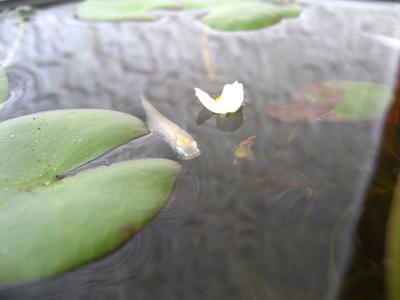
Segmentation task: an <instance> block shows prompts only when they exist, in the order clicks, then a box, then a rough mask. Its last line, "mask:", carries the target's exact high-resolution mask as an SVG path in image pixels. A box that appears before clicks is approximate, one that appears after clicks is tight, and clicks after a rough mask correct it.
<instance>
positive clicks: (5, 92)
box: [0, 68, 8, 108]
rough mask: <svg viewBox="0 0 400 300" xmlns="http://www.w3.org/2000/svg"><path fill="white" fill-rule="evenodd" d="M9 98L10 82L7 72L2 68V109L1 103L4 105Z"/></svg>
mask: <svg viewBox="0 0 400 300" xmlns="http://www.w3.org/2000/svg"><path fill="white" fill-rule="evenodd" d="M7 97H8V80H7V75H6V72H5V70H4V69H3V68H0V108H1V103H3V102H4V101H5V100H6V99H7Z"/></svg>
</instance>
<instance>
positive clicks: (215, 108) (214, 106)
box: [194, 88, 220, 113]
mask: <svg viewBox="0 0 400 300" xmlns="http://www.w3.org/2000/svg"><path fill="white" fill-rule="evenodd" d="M194 90H195V92H196V97H197V98H198V99H199V100H200V102H201V103H202V104H203V105H204V106H205V107H206V108H207V109H208V110H210V111H212V112H215V113H220V112H219V105H218V104H219V103H218V102H217V101H215V100H214V99H213V98H211V97H210V95H209V94H207V93H206V92H204V91H203V90H201V89H199V88H194Z"/></svg>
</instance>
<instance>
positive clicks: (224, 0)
mask: <svg viewBox="0 0 400 300" xmlns="http://www.w3.org/2000/svg"><path fill="white" fill-rule="evenodd" d="M237 2H238V1H237V0H183V1H182V5H183V7H184V8H186V9H201V8H215V7H219V6H224V5H232V4H235V3H237Z"/></svg>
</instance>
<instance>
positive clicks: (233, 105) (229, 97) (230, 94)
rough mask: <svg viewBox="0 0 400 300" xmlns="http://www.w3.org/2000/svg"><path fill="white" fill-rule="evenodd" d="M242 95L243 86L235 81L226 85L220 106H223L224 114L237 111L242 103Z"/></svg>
mask: <svg viewBox="0 0 400 300" xmlns="http://www.w3.org/2000/svg"><path fill="white" fill-rule="evenodd" d="M243 99H244V93H243V84H241V83H239V82H237V81H235V82H234V83H232V84H226V85H225V86H224V89H223V90H222V94H221V100H220V102H222V103H221V104H223V106H224V108H225V110H226V112H231V113H232V112H235V111H237V110H238V109H239V108H240V106H241V105H242V103H243Z"/></svg>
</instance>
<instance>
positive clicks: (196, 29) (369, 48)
mask: <svg viewBox="0 0 400 300" xmlns="http://www.w3.org/2000/svg"><path fill="white" fill-rule="evenodd" d="M76 5H77V4H76V3H71V4H61V5H57V6H50V7H46V8H41V9H38V10H36V11H35V12H34V14H33V15H32V16H31V18H30V20H29V21H27V23H26V26H25V32H24V35H23V39H22V41H21V45H20V47H19V49H18V51H16V53H15V56H14V60H13V62H12V64H11V65H10V66H9V68H8V69H7V74H8V77H9V81H10V93H11V94H12V95H13V100H12V104H10V105H6V106H5V107H4V108H3V110H2V111H1V112H0V121H4V120H7V119H9V118H12V117H16V116H21V115H25V114H28V113H34V112H39V111H44V110H52V109H63V108H105V109H113V110H118V111H122V112H127V113H130V114H132V115H135V116H138V117H139V118H141V119H145V114H144V111H143V109H142V107H141V104H140V93H141V91H143V92H144V93H145V94H146V95H147V97H148V99H149V101H151V102H152V103H153V105H154V106H155V107H156V108H157V109H158V110H159V111H160V112H161V113H162V114H164V115H165V116H166V117H167V118H168V119H170V120H172V121H173V122H174V123H176V124H178V125H179V126H180V127H182V128H184V129H185V130H187V131H188V132H189V133H190V134H191V135H192V136H193V137H194V139H195V140H196V141H197V143H198V145H199V148H200V150H201V151H202V154H201V155H200V156H199V157H198V158H196V159H193V160H189V161H180V163H181V165H182V166H183V173H182V175H181V177H180V179H179V181H178V185H177V188H176V190H175V192H174V194H173V196H172V199H171V200H170V202H169V204H168V205H167V207H165V209H164V210H163V211H162V212H161V213H160V215H159V216H158V217H157V218H156V219H155V220H154V221H153V222H152V223H151V224H150V225H149V226H147V227H146V228H145V229H144V230H143V231H142V232H140V233H139V234H138V235H137V236H136V237H135V238H133V239H132V240H130V241H129V242H128V243H127V244H126V245H125V246H124V247H122V248H121V249H119V250H118V251H116V252H114V253H113V254H111V255H108V256H107V257H104V258H103V259H101V260H98V261H96V262H93V263H91V264H88V265H85V266H82V267H80V268H78V269H75V270H72V271H70V272H67V273H65V274H62V275H59V276H57V277H55V278H53V279H49V280H41V281H38V282H34V283H28V284H24V285H12V286H3V287H0V299H36V298H38V299H42V298H44V299H110V298H115V299H280V300H284V299H336V298H338V295H339V290H340V287H341V285H342V283H343V280H344V278H345V274H346V270H347V269H348V267H349V264H350V257H351V252H352V249H353V241H354V238H353V237H354V232H355V229H356V223H357V220H358V217H359V215H360V210H361V209H362V206H363V203H364V199H365V193H366V189H367V186H368V182H369V180H370V179H371V176H372V174H373V170H374V161H375V158H376V155H377V153H378V150H379V142H380V136H381V131H382V127H383V121H382V119H376V120H371V121H358V122H317V121H315V122H304V123H291V122H283V121H280V120H277V119H274V118H271V117H269V116H268V115H266V114H265V113H264V110H265V109H267V108H270V107H273V106H276V105H283V104H287V103H289V101H290V98H291V97H292V95H293V94H294V93H295V91H296V90H297V89H298V88H299V87H301V86H303V85H306V84H309V83H313V82H318V81H321V80H346V81H366V82H373V83H378V84H382V85H386V86H388V87H390V88H392V87H393V85H394V81H395V74H396V67H397V59H398V55H399V51H400V47H398V46H396V44H395V43H394V44H388V43H384V42H382V40H380V39H377V38H376V37H377V36H383V37H387V38H392V39H399V38H400V29H399V27H398V20H399V18H400V9H399V5H396V4H385V5H383V4H382V5H380V4H362V3H357V4H352V3H348V4H346V3H325V4H321V3H320V4H318V3H315V2H311V1H307V3H305V4H304V9H303V12H302V14H301V15H300V17H298V18H296V19H290V20H284V21H282V22H281V23H279V24H278V25H275V26H272V27H269V28H265V29H262V30H256V31H250V32H236V33H224V32H218V31H214V30H211V29H209V28H207V27H205V26H204V25H202V24H201V23H200V22H199V17H200V16H202V15H203V14H204V12H202V11H191V12H187V11H186V12H179V11H176V12H168V13H167V12H158V13H157V16H158V18H157V20H156V21H154V22H117V23H102V22H100V23H90V22H85V21H80V20H78V19H76V18H74V11H75V9H76ZM17 32H18V26H17V24H16V23H15V20H11V18H8V17H7V15H5V16H3V20H2V23H1V26H0V53H1V57H3V56H5V55H6V53H7V50H8V48H9V45H11V44H12V42H13V40H14V38H15V36H17ZM235 80H238V81H240V82H242V83H243V84H244V92H245V105H244V107H243V108H242V110H241V112H239V114H237V115H235V119H233V120H232V119H224V118H218V117H216V116H212V115H208V114H206V113H204V111H203V110H202V106H201V103H200V102H199V101H198V100H197V99H196V98H195V96H194V90H193V88H194V87H199V88H201V89H203V90H205V91H208V92H210V94H211V95H212V96H215V97H217V96H218V95H219V93H220V91H221V88H222V86H223V85H224V84H225V83H231V82H234V81H235ZM252 136H255V138H253V139H252V141H253V142H254V145H253V146H252V148H251V150H252V151H253V155H254V159H242V158H237V157H235V155H234V153H235V152H234V150H235V149H236V148H235V147H237V146H238V145H239V144H240V143H241V142H243V141H245V140H246V139H248V138H249V137H252ZM139 157H164V158H169V159H173V160H176V155H175V153H174V152H173V150H172V149H171V148H170V147H169V145H168V144H167V143H166V142H165V141H164V140H163V138H162V137H161V136H160V135H158V134H157V133H152V134H149V135H147V136H145V137H142V138H140V139H137V140H134V141H132V142H131V143H129V144H126V145H124V146H123V147H121V148H118V149H116V150H114V151H112V152H111V153H109V154H107V156H106V157H103V158H100V159H98V160H96V161H95V162H93V163H91V164H90V166H93V165H98V164H106V163H110V162H115V161H121V160H127V159H133V158H139ZM381 246H382V247H383V245H381ZM381 296H382V294H380V295H379V294H378V295H377V296H376V298H375V299H381V298H380V297H381ZM353 299H354V298H353ZM360 299H361V298H360Z"/></svg>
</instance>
